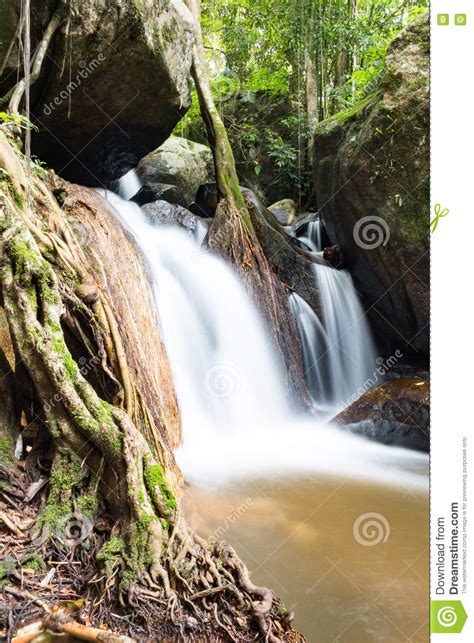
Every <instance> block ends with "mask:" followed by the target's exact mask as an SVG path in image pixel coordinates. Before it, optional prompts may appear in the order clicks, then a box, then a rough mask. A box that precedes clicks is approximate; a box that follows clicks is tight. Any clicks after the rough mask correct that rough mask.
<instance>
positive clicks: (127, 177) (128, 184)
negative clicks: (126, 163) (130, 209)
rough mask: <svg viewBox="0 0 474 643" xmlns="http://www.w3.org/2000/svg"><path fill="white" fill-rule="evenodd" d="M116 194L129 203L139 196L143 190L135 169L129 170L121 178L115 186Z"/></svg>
mask: <svg viewBox="0 0 474 643" xmlns="http://www.w3.org/2000/svg"><path fill="white" fill-rule="evenodd" d="M114 188H115V190H116V192H117V193H118V194H119V195H120V196H121V197H122V199H125V200H126V201H128V200H129V199H131V198H132V197H134V196H135V194H137V192H139V191H140V190H141V188H142V182H141V179H140V177H139V176H138V174H137V171H136V170H135V169H132V170H129V171H128V172H127V173H126V174H124V175H123V176H121V177H120V178H119V179H118V181H116V185H115V186H114Z"/></svg>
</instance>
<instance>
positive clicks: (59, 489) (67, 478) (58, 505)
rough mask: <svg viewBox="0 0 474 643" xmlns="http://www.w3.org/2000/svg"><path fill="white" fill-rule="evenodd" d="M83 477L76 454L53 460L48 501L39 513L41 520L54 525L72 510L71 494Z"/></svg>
mask: <svg viewBox="0 0 474 643" xmlns="http://www.w3.org/2000/svg"><path fill="white" fill-rule="evenodd" d="M82 479H83V471H82V467H81V461H80V460H79V458H77V457H76V456H73V457H72V458H67V457H63V458H60V459H59V460H58V461H57V462H55V465H54V468H53V469H52V471H51V475H50V479H49V496H48V502H47V503H46V506H45V508H44V509H43V512H42V514H41V522H43V523H46V524H47V525H48V526H49V527H56V525H57V524H58V522H60V521H61V520H62V519H63V518H65V517H66V516H68V515H69V514H70V513H72V511H73V506H72V502H71V495H72V492H73V491H74V489H76V488H77V487H78V486H79V485H80V483H81V481H82Z"/></svg>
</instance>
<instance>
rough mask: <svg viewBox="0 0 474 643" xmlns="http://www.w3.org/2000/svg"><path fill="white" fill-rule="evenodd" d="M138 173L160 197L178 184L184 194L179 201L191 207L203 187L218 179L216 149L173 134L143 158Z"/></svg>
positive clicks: (177, 187)
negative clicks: (215, 174) (215, 176)
mask: <svg viewBox="0 0 474 643" xmlns="http://www.w3.org/2000/svg"><path fill="white" fill-rule="evenodd" d="M138 174H139V175H140V178H141V180H142V181H143V184H144V185H145V186H146V187H147V188H148V189H149V190H151V191H153V192H155V194H156V195H157V197H160V196H161V195H162V194H163V190H164V189H165V188H166V187H168V188H169V187H170V186H175V188H176V190H177V192H178V193H179V195H180V198H179V200H178V201H176V202H177V203H179V205H182V206H184V207H188V206H189V205H190V204H191V203H192V202H193V201H194V200H195V197H196V192H197V190H198V188H199V186H200V185H201V184H204V183H207V182H209V181H212V180H213V178H214V163H213V159H212V152H211V150H210V148H209V147H207V146H206V145H201V144H200V143H194V142H193V141H188V140H187V139H185V138H181V137H179V136H170V137H169V139H167V140H166V141H165V143H163V145H161V146H160V147H159V148H158V149H156V150H154V151H153V152H151V153H150V154H148V155H147V156H145V158H144V159H142V160H141V161H140V164H139V166H138Z"/></svg>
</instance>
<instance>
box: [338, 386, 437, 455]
mask: <svg viewBox="0 0 474 643" xmlns="http://www.w3.org/2000/svg"><path fill="white" fill-rule="evenodd" d="M429 394H430V391H429V383H428V381H427V380H425V379H416V378H408V377H407V378H400V379H395V380H392V381H390V382H386V383H385V384H381V385H380V386H376V387H374V388H372V389H370V390H369V391H367V392H366V393H364V395H362V396H361V397H360V398H359V399H358V400H356V401H355V402H354V403H353V404H351V405H350V406H349V407H348V408H347V409H344V411H342V413H340V414H339V415H338V416H336V418H335V419H334V422H335V423H337V424H339V425H341V426H344V428H346V429H348V430H350V431H352V432H353V433H357V434H359V435H364V436H365V437H367V438H370V439H371V440H375V441H377V442H381V443H383V444H389V445H397V446H404V447H408V448H411V449H417V450H419V451H427V452H428V451H429V447H430V424H429V422H430V397H429Z"/></svg>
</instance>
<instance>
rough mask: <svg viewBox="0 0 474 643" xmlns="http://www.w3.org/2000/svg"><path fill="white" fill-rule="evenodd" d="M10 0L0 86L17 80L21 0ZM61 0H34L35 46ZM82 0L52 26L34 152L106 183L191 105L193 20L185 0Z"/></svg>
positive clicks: (71, 173)
mask: <svg viewBox="0 0 474 643" xmlns="http://www.w3.org/2000/svg"><path fill="white" fill-rule="evenodd" d="M7 4H8V5H9V6H8V7H3V4H2V9H1V14H0V17H1V19H2V20H1V23H2V27H1V31H0V59H1V60H2V61H3V60H5V66H4V69H3V73H2V76H1V86H2V92H1V95H4V93H5V92H6V91H8V90H9V89H11V87H12V85H13V84H14V83H15V81H16V77H17V71H18V70H17V64H18V58H19V57H18V50H17V46H16V44H15V31H16V28H17V24H18V20H19V15H20V4H21V3H20V0H14V1H13V2H11V3H7ZM55 4H57V3H53V2H44V3H33V7H32V51H34V50H35V48H36V47H37V46H38V43H39V41H40V39H41V37H42V34H43V32H44V30H45V28H46V26H47V25H48V22H49V21H50V19H51V16H52V14H53V11H54V7H55ZM79 5H80V7H79ZM79 5H78V8H79V10H72V11H71V12H70V13H69V14H68V15H67V16H66V18H65V19H64V20H63V23H62V25H61V27H60V28H59V29H58V30H57V31H56V32H55V34H54V36H53V39H52V41H51V44H50V46H49V49H48V54H47V56H46V57H45V62H44V64H43V68H42V71H41V76H40V78H39V79H38V81H37V82H36V83H35V84H34V85H33V87H32V96H31V98H32V113H33V119H32V120H33V122H34V124H35V125H36V127H37V128H38V129H39V131H38V132H37V133H36V135H35V136H34V138H33V152H34V153H35V154H36V155H37V156H38V157H40V158H41V159H42V160H43V161H45V162H46V163H47V164H48V165H49V166H51V167H53V168H54V169H55V170H56V171H57V172H58V173H59V174H60V175H62V176H63V177H65V178H68V179H70V180H74V181H76V182H78V183H81V184H85V185H89V186H104V185H109V184H110V183H111V181H112V180H114V179H117V178H119V177H120V176H122V175H123V174H125V173H126V172H127V171H128V170H129V169H131V168H132V167H135V166H136V165H137V163H138V161H139V160H140V159H141V158H142V157H143V156H145V155H146V154H148V152H150V151H151V150H153V149H156V147H158V146H159V145H160V144H161V143H162V142H163V141H164V140H165V139H166V138H167V137H168V136H169V135H170V133H171V132H172V130H173V128H174V127H175V125H176V123H177V122H178V121H179V120H180V118H181V117H182V115H183V114H184V113H185V112H186V110H187V109H188V107H189V105H190V86H189V78H190V76H189V72H190V67H191V56H192V47H193V42H194V26H193V24H194V23H193V19H192V17H191V14H190V12H189V11H188V9H187V8H186V6H185V4H184V3H183V2H182V0H108V1H107V2H97V1H95V0H82V1H81V2H80V3H79ZM11 43H13V46H10V45H11ZM20 76H21V73H20Z"/></svg>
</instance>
